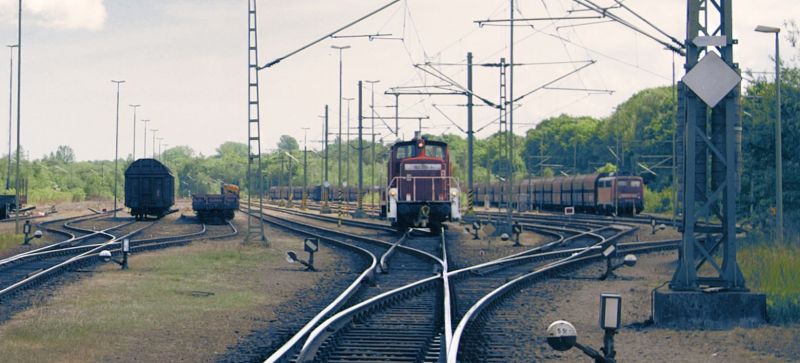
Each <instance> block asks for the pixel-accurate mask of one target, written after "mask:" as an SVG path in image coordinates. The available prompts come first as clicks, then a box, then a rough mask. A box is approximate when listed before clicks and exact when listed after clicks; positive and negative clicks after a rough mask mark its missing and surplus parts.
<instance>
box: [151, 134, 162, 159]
mask: <svg viewBox="0 0 800 363" xmlns="http://www.w3.org/2000/svg"><path fill="white" fill-rule="evenodd" d="M156 140H158V152H157V153H156V157H155V158H153V159H156V160H161V141H164V138H163V137H159V138H157V139H156ZM153 151H156V150H155V144H153Z"/></svg>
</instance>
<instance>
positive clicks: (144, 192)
mask: <svg viewBox="0 0 800 363" xmlns="http://www.w3.org/2000/svg"><path fill="white" fill-rule="evenodd" d="M174 204H175V177H174V176H173V175H172V172H171V171H170V170H169V168H167V167H166V166H165V165H164V164H162V163H161V162H159V161H158V160H156V159H139V160H136V161H134V162H133V163H131V165H130V166H128V168H127V169H125V206H126V207H128V208H130V213H131V215H133V216H134V217H135V218H136V219H137V220H143V219H145V218H147V217H148V216H152V217H155V218H161V217H163V216H164V215H166V214H167V213H169V211H170V208H172V205H174Z"/></svg>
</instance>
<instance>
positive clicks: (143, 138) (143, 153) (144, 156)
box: [134, 120, 150, 160]
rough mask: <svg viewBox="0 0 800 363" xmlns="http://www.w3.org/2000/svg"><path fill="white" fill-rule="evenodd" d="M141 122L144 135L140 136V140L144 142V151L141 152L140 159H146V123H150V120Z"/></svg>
mask: <svg viewBox="0 0 800 363" xmlns="http://www.w3.org/2000/svg"><path fill="white" fill-rule="evenodd" d="M141 122H142V123H143V124H144V133H143V134H142V140H143V141H144V149H143V150H142V158H146V157H147V123H148V122H150V120H142V121H141ZM134 160H135V159H134Z"/></svg>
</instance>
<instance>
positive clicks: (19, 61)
mask: <svg viewBox="0 0 800 363" xmlns="http://www.w3.org/2000/svg"><path fill="white" fill-rule="evenodd" d="M17 19H18V20H17V172H16V175H15V177H14V179H15V180H14V184H15V186H14V189H16V199H15V204H16V207H17V211H16V213H14V233H16V234H19V207H20V205H19V187H20V185H19V181H20V180H19V153H20V144H19V140H20V127H19V126H20V122H21V114H22V112H21V111H22V110H21V105H22V103H21V97H20V96H22V0H19V17H18V18H17Z"/></svg>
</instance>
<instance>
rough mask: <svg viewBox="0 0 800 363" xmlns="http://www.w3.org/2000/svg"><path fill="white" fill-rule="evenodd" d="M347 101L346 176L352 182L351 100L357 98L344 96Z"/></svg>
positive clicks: (346, 179)
mask: <svg viewBox="0 0 800 363" xmlns="http://www.w3.org/2000/svg"><path fill="white" fill-rule="evenodd" d="M343 99H344V100H345V101H347V143H346V145H347V147H345V150H347V151H346V152H345V160H347V164H346V165H345V170H346V171H345V178H344V180H345V181H346V182H348V183H349V182H350V101H352V100H355V98H353V97H349V98H348V97H345V98H343Z"/></svg>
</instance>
